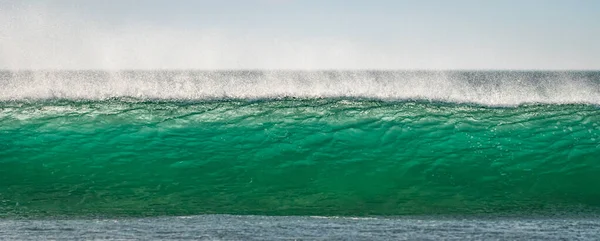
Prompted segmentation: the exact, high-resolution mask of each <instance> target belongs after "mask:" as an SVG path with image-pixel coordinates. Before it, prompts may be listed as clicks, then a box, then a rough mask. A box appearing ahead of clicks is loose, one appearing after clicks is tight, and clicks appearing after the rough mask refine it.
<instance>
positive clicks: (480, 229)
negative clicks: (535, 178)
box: [0, 215, 600, 240]
mask: <svg viewBox="0 0 600 241" xmlns="http://www.w3.org/2000/svg"><path fill="white" fill-rule="evenodd" d="M598 220H599V219H598V218H566V219H564V218H563V219H554V218H524V219H520V218H509V219H501V218H492V219H489V218H480V219H473V218H470V219H461V218H440V217H435V218H383V217H376V218H352V217H328V218H326V217H289V216H282V217H267V216H229V215H206V216H189V217H164V218H141V219H70V220H0V239H3V240H92V239H93V240H171V239H175V240H597V239H598V238H599V235H600V221H598Z"/></svg>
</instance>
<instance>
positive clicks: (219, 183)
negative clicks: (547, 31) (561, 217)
mask: <svg viewBox="0 0 600 241" xmlns="http://www.w3.org/2000/svg"><path fill="white" fill-rule="evenodd" d="M0 133H1V135H0V147H1V149H0V160H1V161H0V200H1V201H0V210H1V211H2V212H1V213H2V215H3V216H22V215H134V216H138V215H151V216H154V215H188V214H207V213H221V214H263V215H359V216H362V215H403V214H453V213H454V214H480V213H506V212H510V213H512V212H555V211H568V210H571V209H576V210H581V209H596V208H599V207H600V189H598V188H597V187H596V185H595V184H596V183H600V175H598V173H600V160H599V157H600V108H598V107H597V106H590V105H525V106H519V107H516V108H490V107H485V106H473V105H458V104H448V103H428V102H381V101H372V100H332V99H317V100H315V99H309V100H298V99H286V100H271V101H244V100H241V101H213V102H172V101H169V102H138V101H122V100H108V101H44V102H5V103H3V104H2V108H1V111H0Z"/></svg>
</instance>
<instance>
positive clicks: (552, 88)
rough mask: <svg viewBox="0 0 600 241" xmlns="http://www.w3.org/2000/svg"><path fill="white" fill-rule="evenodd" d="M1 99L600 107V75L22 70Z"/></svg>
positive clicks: (8, 77) (2, 80) (8, 75)
mask: <svg viewBox="0 0 600 241" xmlns="http://www.w3.org/2000/svg"><path fill="white" fill-rule="evenodd" d="M0 86H1V87H2V88H0V100H3V101H7V100H24V99H34V100H41V99H84V100H103V99H109V98H136V99H164V100H208V99H271V98H285V97H297V98H338V97H341V98H370V99H381V100H407V99H418V100H432V101H445V102H460V103H478V104H484V105H500V106H504V105H509V106H510V105H518V104H522V103H551V104H565V103H586V104H600V73H598V72H508V71H505V72H456V71H450V72H443V71H430V72H427V71H121V72H107V71H17V72H0Z"/></svg>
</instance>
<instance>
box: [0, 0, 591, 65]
mask: <svg viewBox="0 0 600 241" xmlns="http://www.w3.org/2000/svg"><path fill="white" fill-rule="evenodd" d="M0 23H2V24H0V69H527V70H529V69H551V70H565V69H583V70H585V69H588V70H589V69H592V70H598V69H600V44H598V43H599V42H600V1H595V0H521V1H516V0H502V1H500V0H498V1H492V0H489V1H482V0H480V1H475V0H452V1H451V0H447V1H441V0H439V1H433V0H429V1H427V0H421V1H417V0H414V1H403V0H395V1H392V0H389V1H384V0H380V1H356V0H346V1H343V0H330V1H327V0H320V1H318V0H314V1H313V0H237V1H233V0H223V1H216V0H212V1H204V0H196V1H193V0H180V1H166V0H147V1H143V0H138V1H135V0H103V1H87V0H47V1H43V0H29V1H27V0H25V1H17V0H15V1H8V0H0Z"/></svg>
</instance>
